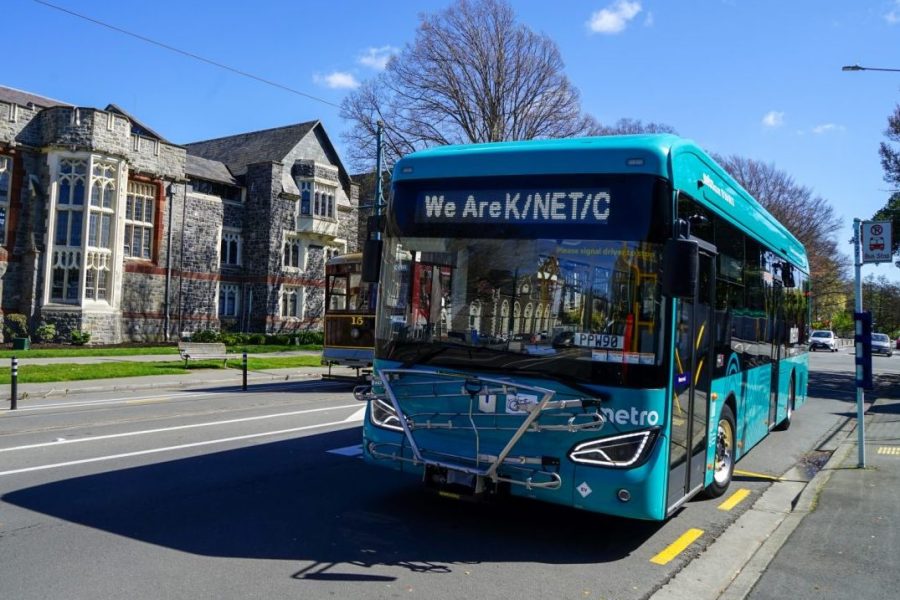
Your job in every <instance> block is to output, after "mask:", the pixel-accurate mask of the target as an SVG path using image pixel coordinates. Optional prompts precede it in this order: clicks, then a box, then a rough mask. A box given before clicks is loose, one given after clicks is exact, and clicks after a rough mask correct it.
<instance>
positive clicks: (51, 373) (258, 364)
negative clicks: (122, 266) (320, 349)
mask: <svg viewBox="0 0 900 600" xmlns="http://www.w3.org/2000/svg"><path fill="white" fill-rule="evenodd" d="M321 363H322V358H321V356H319V355H317V354H316V355H308V356H284V357H271V358H253V357H251V358H248V359H247V370H248V371H265V370H267V369H290V368H298V367H312V366H320V365H321ZM221 368H223V366H222V361H220V360H207V361H196V362H191V363H189V364H188V367H187V368H185V367H184V361H180V360H179V361H165V362H128V361H122V362H109V363H101V364H78V363H73V364H57V365H22V366H20V367H19V379H18V382H19V383H20V384H21V383H48V382H53V381H79V380H85V379H115V378H119V377H146V376H150V375H184V374H185V373H190V372H191V371H196V370H198V369H221ZM224 368H231V369H236V370H238V371H240V369H241V359H237V360H229V361H228V363H227V367H224ZM9 383H10V372H9V370H8V369H4V370H2V371H0V385H9Z"/></svg>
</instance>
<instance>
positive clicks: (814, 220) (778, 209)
mask: <svg viewBox="0 0 900 600" xmlns="http://www.w3.org/2000/svg"><path fill="white" fill-rule="evenodd" d="M714 158H715V160H716V161H717V162H718V163H719V164H721V165H722V166H723V167H725V170H726V171H728V172H729V173H730V174H731V176H732V177H734V178H735V179H736V180H737V182H738V183H739V184H741V185H742V186H743V187H744V189H746V190H747V191H748V192H750V194H751V195H752V196H753V197H755V198H756V199H757V200H759V202H760V204H762V205H763V207H764V208H765V209H766V210H768V211H769V212H770V213H772V215H773V216H774V217H775V218H776V219H778V220H779V221H780V222H781V223H783V224H784V225H785V226H786V227H787V228H788V229H789V230H790V232H791V233H793V234H794V237H796V238H797V239H798V240H800V242H801V243H802V244H803V245H804V246H805V247H806V253H807V255H808V256H809V266H810V278H811V279H812V296H813V298H812V299H813V302H815V303H817V305H818V306H819V308H820V309H821V308H824V307H826V306H827V307H828V308H829V310H830V311H831V310H835V311H839V310H843V308H844V306H843V303H844V300H845V298H846V281H847V268H848V266H849V263H848V259H847V257H846V256H844V255H842V254H841V253H840V252H839V250H838V242H837V237H836V236H837V234H838V232H839V231H840V229H841V221H840V219H839V218H838V217H837V215H835V213H834V208H832V206H831V205H830V204H829V203H828V201H827V200H825V199H824V198H822V197H821V196H817V195H815V194H814V193H813V192H812V190H811V189H809V188H808V187H805V186H802V185H799V184H797V183H796V182H795V181H794V179H793V178H792V177H791V176H790V175H788V174H787V173H785V172H784V171H780V170H778V169H776V168H775V165H773V164H766V163H762V162H759V161H755V160H751V159H747V158H743V157H740V156H729V157H722V156H716V157H714Z"/></svg>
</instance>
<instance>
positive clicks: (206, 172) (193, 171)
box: [184, 154, 240, 185]
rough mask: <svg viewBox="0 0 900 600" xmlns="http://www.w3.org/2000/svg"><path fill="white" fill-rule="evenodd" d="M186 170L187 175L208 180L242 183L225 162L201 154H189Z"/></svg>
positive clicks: (232, 183) (185, 164)
mask: <svg viewBox="0 0 900 600" xmlns="http://www.w3.org/2000/svg"><path fill="white" fill-rule="evenodd" d="M184 172H185V174H186V175H188V176H189V177H190V176H193V177H197V178H198V179H205V180H207V181H217V182H219V183H227V184H228V185H240V183H238V180H237V179H235V178H234V175H232V174H231V171H229V170H228V167H227V166H225V163H222V162H219V161H217V160H210V159H208V158H203V157H200V156H194V155H193V154H188V155H187V156H186V157H185V161H184Z"/></svg>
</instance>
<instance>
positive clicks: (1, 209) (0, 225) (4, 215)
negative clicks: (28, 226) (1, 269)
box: [0, 155, 12, 246]
mask: <svg viewBox="0 0 900 600" xmlns="http://www.w3.org/2000/svg"><path fill="white" fill-rule="evenodd" d="M11 189H12V158H11V157H9V156H2V155H0V246H3V245H5V244H6V237H7V236H6V228H7V224H6V223H7V219H8V218H9V205H10V197H11V191H10V190H11Z"/></svg>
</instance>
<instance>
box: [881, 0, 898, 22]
mask: <svg viewBox="0 0 900 600" xmlns="http://www.w3.org/2000/svg"><path fill="white" fill-rule="evenodd" d="M884 20H885V21H887V22H888V24H889V25H896V24H897V23H900V0H895V2H894V8H892V9H891V10H889V11H888V12H887V13H885V15H884Z"/></svg>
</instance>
